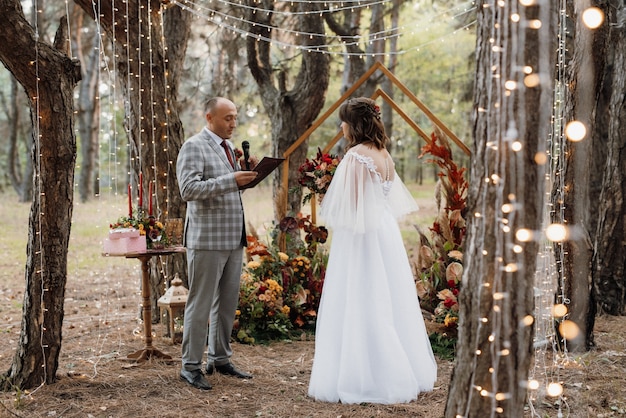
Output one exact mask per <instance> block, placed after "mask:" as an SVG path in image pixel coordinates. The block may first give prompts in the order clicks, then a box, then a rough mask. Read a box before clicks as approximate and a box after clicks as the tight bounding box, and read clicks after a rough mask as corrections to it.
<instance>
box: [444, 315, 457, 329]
mask: <svg viewBox="0 0 626 418" xmlns="http://www.w3.org/2000/svg"><path fill="white" fill-rule="evenodd" d="M458 320H459V318H457V317H456V316H452V315H450V314H448V315H446V318H445V319H444V320H443V325H444V326H446V327H449V326H452V325H455V324H456V323H457V322H458Z"/></svg>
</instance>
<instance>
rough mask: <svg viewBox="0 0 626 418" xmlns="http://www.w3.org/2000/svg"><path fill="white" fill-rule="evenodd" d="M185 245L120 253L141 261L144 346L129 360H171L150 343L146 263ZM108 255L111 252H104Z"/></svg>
mask: <svg viewBox="0 0 626 418" xmlns="http://www.w3.org/2000/svg"><path fill="white" fill-rule="evenodd" d="M185 251H186V250H185V247H168V248H162V249H151V250H147V251H146V252H141V253H127V254H122V255H123V256H124V257H126V258H136V259H138V260H139V261H140V262H141V296H142V300H143V303H142V314H143V332H144V343H145V346H144V348H142V349H141V350H137V351H135V352H134V353H130V354H129V355H128V356H127V359H129V360H135V361H137V362H142V361H146V360H148V359H150V358H152V357H154V358H158V359H162V360H171V359H172V356H170V355H169V354H165V353H163V352H162V351H160V350H158V349H157V348H155V347H154V346H153V345H152V304H151V303H150V266H149V265H148V263H149V261H150V259H151V258H152V257H158V256H163V255H171V254H179V253H184V252H185ZM104 255H105V256H109V255H111V256H112V254H104Z"/></svg>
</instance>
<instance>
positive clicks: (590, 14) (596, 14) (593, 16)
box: [582, 7, 604, 29]
mask: <svg viewBox="0 0 626 418" xmlns="http://www.w3.org/2000/svg"><path fill="white" fill-rule="evenodd" d="M582 19H583V23H584V24H585V26H587V27H588V28H589V29H598V28H599V27H600V26H601V25H602V23H604V12H603V11H602V10H600V9H599V8H597V7H590V8H588V9H586V10H585V11H584V12H583V15H582Z"/></svg>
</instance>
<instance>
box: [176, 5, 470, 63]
mask: <svg viewBox="0 0 626 418" xmlns="http://www.w3.org/2000/svg"><path fill="white" fill-rule="evenodd" d="M182 1H184V2H185V3H190V4H195V5H196V7H197V8H202V7H203V6H199V5H197V3H193V2H192V1H190V0H182ZM172 3H173V4H177V5H178V6H179V7H181V8H182V9H185V10H187V11H188V12H190V13H193V14H194V15H197V16H199V17H201V18H203V19H205V20H207V21H209V22H211V23H213V24H215V25H217V26H218V27H220V28H221V29H226V30H230V31H232V32H233V33H237V34H239V35H241V36H244V37H252V38H254V39H256V40H257V41H264V42H271V43H272V44H273V45H275V46H277V47H282V48H296V49H299V50H302V51H306V52H317V53H323V54H329V55H338V56H366V55H367V56H390V55H404V54H406V53H408V52H411V51H419V50H420V49H421V48H423V47H424V46H426V45H429V44H431V43H433V42H436V41H437V40H439V39H437V40H431V41H428V42H426V43H424V44H421V45H417V46H414V47H412V48H407V49H402V50H400V51H396V52H389V51H387V52H367V53H365V52H362V53H361V52H358V53H357V52H348V51H346V50H345V47H346V46H347V45H359V44H360V42H359V41H363V42H366V40H367V39H368V37H367V36H359V37H358V40H355V41H353V42H345V41H341V42H338V43H328V44H325V45H316V46H306V45H299V44H295V43H290V42H285V41H283V40H279V39H275V38H271V37H267V36H262V35H259V34H253V33H250V32H249V31H247V30H245V29H242V28H240V27H237V26H235V25H234V23H235V22H241V23H244V24H247V25H253V26H262V25H261V24H259V23H257V22H253V21H249V20H245V19H242V18H238V17H233V16H231V15H228V14H225V13H221V12H217V11H214V10H212V9H209V10H211V11H212V13H211V14H203V13H201V12H200V11H199V10H195V9H194V8H193V7H190V6H188V5H187V4H185V3H182V2H181V1H178V0H173V1H172ZM473 4H474V2H469V3H464V4H463V5H461V6H458V7H457V9H461V8H464V11H463V12H460V13H458V14H456V15H454V16H453V17H452V18H450V20H452V19H455V18H459V17H461V16H463V15H464V14H467V13H470V12H472V11H474V10H475V6H472V7H469V8H468V5H473ZM216 13H220V14H221V15H222V16H224V17H225V19H224V20H220V19H217V18H215V16H214V14H216ZM315 13H316V14H319V12H315ZM441 15H443V16H445V15H446V13H445V12H444V13H442V14H441ZM229 19H230V20H232V21H233V24H228V23H227V22H226V21H227V20H229ZM434 21H437V19H433V22H434ZM475 23H476V21H475V20H473V21H471V22H469V23H467V24H465V25H464V26H463V27H461V28H459V29H454V30H452V31H451V32H450V33H448V34H446V35H444V36H442V37H441V38H440V39H442V38H446V37H448V36H451V35H454V34H456V33H459V32H460V31H463V30H467V29H469V28H470V27H471V26H473V25H475ZM433 24H434V23H433ZM262 27H267V28H268V29H271V30H272V31H275V30H278V31H281V32H287V33H291V31H289V30H285V29H282V28H278V27H273V26H262ZM294 32H295V34H296V35H297V36H323V37H327V38H331V39H336V38H337V37H336V36H334V35H328V34H308V33H306V32H298V31H294ZM390 33H391V34H390V35H386V36H381V37H380V40H387V39H389V38H392V37H393V38H395V37H400V36H402V32H398V31H397V30H396V31H390ZM333 49H335V50H337V49H338V51H333Z"/></svg>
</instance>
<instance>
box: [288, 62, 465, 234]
mask: <svg viewBox="0 0 626 418" xmlns="http://www.w3.org/2000/svg"><path fill="white" fill-rule="evenodd" d="M377 70H380V71H382V73H383V74H384V75H385V76H386V77H387V78H389V80H391V82H392V83H393V84H394V85H395V86H396V87H398V88H399V89H400V91H402V93H404V95H405V96H406V97H408V98H409V99H411V101H412V102H413V103H415V105H416V106H417V107H418V108H419V109H420V110H421V111H422V112H423V113H424V114H425V115H426V117H428V119H429V120H430V121H431V122H432V123H433V124H434V125H435V126H437V127H438V128H439V129H441V131H442V132H443V133H445V134H446V135H447V136H448V138H450V139H451V140H452V141H453V142H454V143H455V144H457V145H458V146H459V147H460V148H461V150H462V151H463V152H465V154H467V155H471V151H470V149H469V148H468V147H467V146H466V145H465V144H464V143H463V142H462V141H461V140H460V139H459V138H458V137H457V136H456V135H455V134H454V133H453V132H452V131H451V130H450V129H448V127H447V126H446V125H444V124H443V122H442V121H441V120H440V119H439V118H437V117H436V116H435V115H434V113H433V112H431V111H430V109H428V107H426V105H425V104H424V103H422V102H421V101H420V100H419V99H418V98H417V96H415V95H414V94H413V93H412V92H411V90H409V89H408V88H407V87H406V86H405V85H404V84H402V82H401V81H400V80H399V79H398V78H397V77H396V76H395V75H393V73H392V72H391V71H389V69H387V67H385V66H384V65H383V64H382V63H381V62H376V63H374V65H372V66H371V67H370V69H369V70H367V71H366V72H365V73H364V74H363V75H362V76H361V77H360V78H359V79H358V80H357V81H356V82H355V83H354V84H353V85H352V86H351V87H350V88H349V89H348V90H346V92H345V93H344V94H343V95H342V96H341V97H340V98H339V99H338V100H337V101H336V102H335V103H333V105H332V106H330V107H329V108H328V110H327V111H326V112H324V114H323V115H322V116H321V117H320V118H318V119H317V120H316V121H315V122H314V123H313V124H312V125H311V127H310V128H309V129H307V130H306V131H305V132H304V133H303V134H302V135H300V138H298V139H297V140H296V141H295V142H294V143H293V144H291V146H290V147H289V148H287V150H286V151H285V152H284V153H283V157H284V158H285V164H284V165H283V167H287V168H286V169H283V172H282V187H283V189H284V190H287V189H288V188H289V168H288V167H289V156H290V155H291V154H292V153H293V152H294V151H295V150H296V148H298V147H299V146H300V145H301V144H302V143H303V142H304V141H305V140H306V139H307V138H308V137H309V136H310V135H311V134H312V133H313V132H314V131H315V130H316V129H317V128H319V127H320V125H321V124H322V123H324V121H325V120H326V119H328V118H329V117H330V116H331V115H332V114H333V113H334V112H335V111H336V110H337V109H338V108H339V106H340V105H341V104H342V103H343V102H344V101H346V100H347V99H348V98H350V96H351V95H352V94H353V93H354V92H355V91H356V90H357V89H358V88H359V87H360V86H361V85H362V84H363V83H365V81H367V79H368V78H370V77H371V76H372V75H373V74H374V72H376V71H377ZM378 97H382V98H383V100H384V101H385V102H387V103H388V104H389V105H390V106H391V107H392V108H393V109H394V110H395V111H396V112H398V114H399V115H400V116H401V117H402V119H404V120H405V122H406V123H408V124H409V126H411V128H413V130H415V132H417V133H418V135H419V136H421V137H422V138H423V139H424V140H425V141H426V142H428V143H430V142H431V139H430V136H428V135H427V134H426V132H424V130H423V129H421V128H420V127H419V125H418V124H417V123H415V122H414V121H413V120H412V119H411V118H410V117H409V116H408V115H407V114H406V112H404V111H403V110H402V109H401V108H400V106H398V105H397V103H396V102H395V101H393V99H392V98H391V97H389V95H388V94H387V93H385V92H384V91H383V90H381V89H377V90H376V91H375V92H374V94H373V95H372V96H371V98H372V99H374V100H375V99H377V98H378ZM341 136H342V133H341V131H339V132H337V134H336V135H335V136H334V137H333V139H332V140H331V141H330V142H328V144H326V146H325V147H324V150H323V152H328V151H329V150H330V149H331V148H332V147H333V146H334V145H335V144H336V143H337V141H339V139H340V138H341ZM286 204H287V202H286V201H285V205H286ZM311 212H312V220H313V222H315V199H312V200H311Z"/></svg>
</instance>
